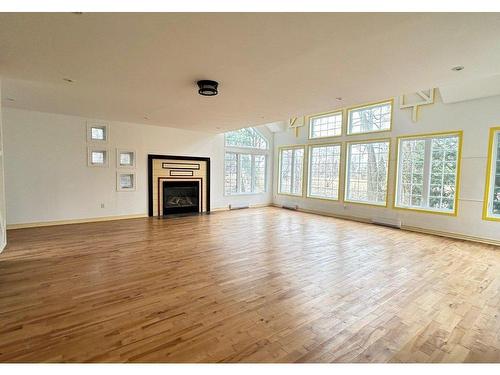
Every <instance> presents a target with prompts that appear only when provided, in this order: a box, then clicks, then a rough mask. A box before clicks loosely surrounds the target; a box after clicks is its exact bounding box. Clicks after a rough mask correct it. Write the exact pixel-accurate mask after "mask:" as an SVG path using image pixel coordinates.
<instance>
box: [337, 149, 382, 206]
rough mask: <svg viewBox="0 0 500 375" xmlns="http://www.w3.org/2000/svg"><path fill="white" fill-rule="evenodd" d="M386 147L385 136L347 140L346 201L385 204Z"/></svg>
mask: <svg viewBox="0 0 500 375" xmlns="http://www.w3.org/2000/svg"><path fill="white" fill-rule="evenodd" d="M389 148H390V141H389V140H384V141H370V142H366V143H350V144H348V147H347V170H346V171H347V173H346V192H345V200H346V201H347V202H356V203H365V204H375V205H380V206H385V205H386V203H387V175H388V168H389Z"/></svg>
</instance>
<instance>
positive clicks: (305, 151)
mask: <svg viewBox="0 0 500 375" xmlns="http://www.w3.org/2000/svg"><path fill="white" fill-rule="evenodd" d="M294 149H303V150H304V158H303V160H302V189H301V192H300V194H290V193H281V192H280V190H281V152H282V151H283V150H294ZM306 165H307V145H305V144H295V145H287V146H280V147H278V191H277V194H278V195H285V196H290V197H299V198H304V195H305V191H306V189H304V187H306V188H307V186H305V178H306V168H305V166H306Z"/></svg>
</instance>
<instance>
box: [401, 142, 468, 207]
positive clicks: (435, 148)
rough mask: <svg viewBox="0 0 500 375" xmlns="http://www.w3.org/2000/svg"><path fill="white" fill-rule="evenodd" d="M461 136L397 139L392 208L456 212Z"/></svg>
mask: <svg viewBox="0 0 500 375" xmlns="http://www.w3.org/2000/svg"><path fill="white" fill-rule="evenodd" d="M460 145H461V133H449V134H441V135H432V134H431V135H424V136H419V137H401V138H399V140H398V169H397V170H398V174H397V184H396V200H395V206H396V207H400V208H408V209H417V210H425V211H434V212H441V213H449V214H453V213H455V212H456V204H457V186H458V172H459V154H460Z"/></svg>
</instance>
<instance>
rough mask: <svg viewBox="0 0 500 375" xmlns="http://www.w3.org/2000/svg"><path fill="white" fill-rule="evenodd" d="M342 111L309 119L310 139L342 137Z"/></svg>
mask: <svg viewBox="0 0 500 375" xmlns="http://www.w3.org/2000/svg"><path fill="white" fill-rule="evenodd" d="M342 117H343V116H342V111H338V112H333V113H327V114H323V115H316V116H311V117H309V138H324V137H338V136H340V135H342Z"/></svg>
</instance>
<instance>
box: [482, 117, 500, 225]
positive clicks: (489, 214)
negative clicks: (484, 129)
mask: <svg viewBox="0 0 500 375" xmlns="http://www.w3.org/2000/svg"><path fill="white" fill-rule="evenodd" d="M488 160H489V163H488V169H487V178H486V187H485V199H484V214H483V218H484V219H486V220H500V127H499V128H492V129H491V130H490V144H489V155H488Z"/></svg>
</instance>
